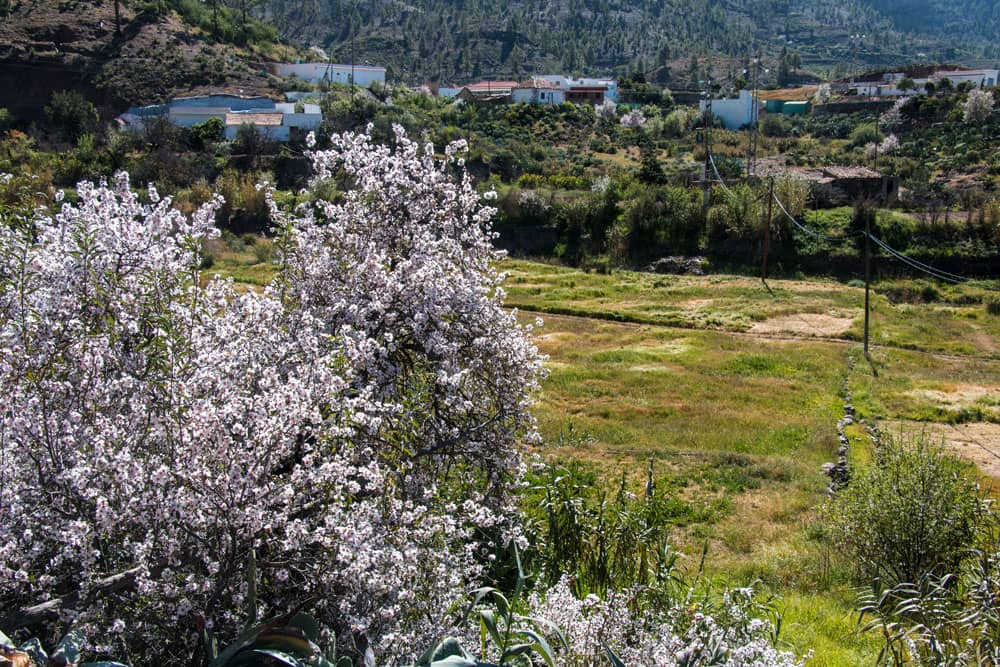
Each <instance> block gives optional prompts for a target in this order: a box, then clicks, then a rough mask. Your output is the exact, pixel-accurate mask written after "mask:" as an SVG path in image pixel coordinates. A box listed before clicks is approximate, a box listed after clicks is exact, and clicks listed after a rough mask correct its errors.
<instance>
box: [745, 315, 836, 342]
mask: <svg viewBox="0 0 1000 667" xmlns="http://www.w3.org/2000/svg"><path fill="white" fill-rule="evenodd" d="M852 324H854V317H853V316H845V315H844V314H841V313H835V314H826V313H796V314H792V315H781V316H779V317H772V318H769V319H767V320H764V321H763V322H757V323H756V324H754V325H753V326H752V327H750V332H751V333H755V334H796V335H799V336H819V337H836V336H841V335H843V334H845V333H847V332H848V331H849V330H850V328H851V325H852Z"/></svg>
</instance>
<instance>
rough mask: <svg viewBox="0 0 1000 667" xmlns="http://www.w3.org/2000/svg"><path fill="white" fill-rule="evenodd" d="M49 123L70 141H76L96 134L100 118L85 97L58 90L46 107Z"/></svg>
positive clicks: (72, 92) (73, 92) (69, 91)
mask: <svg viewBox="0 0 1000 667" xmlns="http://www.w3.org/2000/svg"><path fill="white" fill-rule="evenodd" d="M45 116H46V118H48V120H49V123H50V124H51V125H52V127H53V128H54V129H55V130H56V131H57V132H58V133H59V134H60V135H62V137H63V138H64V139H66V140H68V141H76V139H77V137H79V136H80V135H81V134H84V133H86V132H91V133H92V132H94V130H96V129H97V122H98V120H100V117H99V116H98V115H97V108H96V107H95V106H94V105H93V104H92V103H91V102H90V100H88V99H87V98H85V97H84V96H83V95H81V94H80V93H77V92H75V91H72V90H57V91H56V92H54V93H52V98H51V100H50V101H49V103H48V104H47V105H46V107H45Z"/></svg>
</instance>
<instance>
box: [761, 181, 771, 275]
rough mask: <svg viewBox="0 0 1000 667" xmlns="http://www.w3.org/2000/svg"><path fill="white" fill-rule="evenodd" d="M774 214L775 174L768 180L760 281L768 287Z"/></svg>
mask: <svg viewBox="0 0 1000 667" xmlns="http://www.w3.org/2000/svg"><path fill="white" fill-rule="evenodd" d="M773 215H774V176H771V177H770V178H769V179H768V180H767V218H766V219H765V220H764V262H763V265H762V266H761V271H760V281H761V282H762V283H764V287H767V254H768V252H770V250H771V220H772V216H773Z"/></svg>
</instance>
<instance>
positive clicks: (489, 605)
mask: <svg viewBox="0 0 1000 667" xmlns="http://www.w3.org/2000/svg"><path fill="white" fill-rule="evenodd" d="M514 559H515V561H516V563H517V583H516V584H515V587H514V591H513V602H512V601H511V600H509V599H508V598H507V597H506V596H505V595H504V594H503V593H501V592H500V591H499V590H497V589H496V588H492V587H489V586H486V587H483V588H478V589H476V590H474V591H473V592H472V596H473V601H472V604H471V605H469V609H468V610H467V611H466V613H465V617H464V618H463V619H462V623H463V625H464V624H466V623H469V622H470V620H471V619H473V618H477V619H478V621H479V623H478V625H479V655H480V656H481V657H485V656H487V655H489V654H491V653H492V654H495V655H497V656H498V657H497V662H483V661H482V660H480V659H478V658H476V657H474V656H473V655H472V654H470V653H469V652H468V651H467V650H466V649H465V648H464V647H463V646H462V644H461V642H460V641H459V640H458V639H456V638H454V637H448V638H446V639H444V640H442V641H440V642H438V643H437V644H435V645H433V646H431V647H430V648H429V649H427V650H426V651H425V652H424V654H423V655H422V656H420V659H419V660H417V663H416V664H415V665H413V667H531V665H533V664H535V661H533V660H532V657H535V658H537V659H540V660H541V661H543V662H544V663H545V664H546V665H548V667H555V660H554V656H555V654H554V653H553V651H552V647H551V646H550V645H549V642H548V640H547V639H546V638H545V635H544V633H543V632H541V631H540V628H542V627H544V628H545V630H546V631H547V632H548V633H550V634H553V635H555V636H556V637H558V638H559V640H560V642H561V643H562V644H563V645H564V646H565V645H566V638H565V637H564V636H563V634H562V631H561V630H559V628H558V627H556V626H555V625H554V624H553V623H550V622H549V621H547V620H545V619H541V618H533V617H530V616H525V615H522V614H519V613H517V611H516V606H517V605H516V602H517V601H518V600H519V599H520V597H521V594H522V593H523V592H524V586H525V583H526V581H527V578H526V577H525V575H524V569H523V568H522V566H521V556H520V553H519V552H518V550H517V548H516V547H515V548H514Z"/></svg>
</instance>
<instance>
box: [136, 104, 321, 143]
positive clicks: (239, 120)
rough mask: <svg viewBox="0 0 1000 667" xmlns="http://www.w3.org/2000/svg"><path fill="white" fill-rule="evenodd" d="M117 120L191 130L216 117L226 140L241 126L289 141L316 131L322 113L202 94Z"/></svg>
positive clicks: (303, 107) (299, 106)
mask: <svg viewBox="0 0 1000 667" xmlns="http://www.w3.org/2000/svg"><path fill="white" fill-rule="evenodd" d="M119 118H120V119H121V120H122V122H123V123H124V124H125V125H126V126H131V127H134V128H136V129H141V128H142V126H143V125H144V123H145V121H147V120H149V119H151V118H167V119H168V120H169V121H170V122H171V123H173V124H174V125H178V126H180V127H193V126H195V125H198V124H200V123H204V122H206V121H208V120H211V119H212V118H218V119H219V120H220V121H222V124H223V127H224V128H225V137H226V139H230V140H232V139H234V138H235V137H236V133H237V131H238V130H239V128H240V126H241V125H248V124H249V125H253V126H254V127H255V128H257V130H258V131H259V132H261V133H262V134H264V135H266V136H267V137H268V138H270V139H274V140H275V141H289V140H290V139H292V138H295V136H296V135H298V136H304V135H305V134H306V133H307V132H309V131H311V130H315V129H317V128H318V127H319V126H320V123H322V122H323V113H322V112H321V111H320V108H319V105H318V104H304V103H302V102H298V103H295V102H275V101H274V100H271V99H269V98H267V97H240V96H238V95H202V96H199V97H181V98H177V99H174V100H171V101H170V102H168V103H167V104H154V105H151V106H147V107H134V108H132V109H129V110H128V112H126V113H124V114H122V115H121V116H120V117H119Z"/></svg>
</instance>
